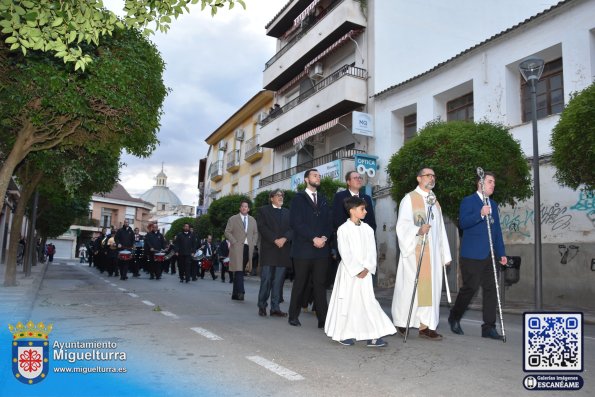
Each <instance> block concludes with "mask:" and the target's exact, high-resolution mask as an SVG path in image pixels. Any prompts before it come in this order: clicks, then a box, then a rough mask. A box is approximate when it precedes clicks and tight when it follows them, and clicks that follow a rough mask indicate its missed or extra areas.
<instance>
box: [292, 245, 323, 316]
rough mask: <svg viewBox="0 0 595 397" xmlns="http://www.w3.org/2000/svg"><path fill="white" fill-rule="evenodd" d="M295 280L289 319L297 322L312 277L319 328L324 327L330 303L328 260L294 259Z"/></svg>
mask: <svg viewBox="0 0 595 397" xmlns="http://www.w3.org/2000/svg"><path fill="white" fill-rule="evenodd" d="M293 265H294V269H295V278H294V280H293V288H292V289H291V300H290V302H289V319H290V320H297V318H298V317H299V315H300V310H301V308H302V302H303V296H304V292H305V290H306V287H307V284H308V277H309V276H310V275H311V276H312V284H313V291H314V304H315V305H316V317H318V326H321V325H322V326H324V322H325V321H326V312H327V309H328V303H327V301H326V285H325V284H326V274H327V270H328V258H327V257H326V256H325V257H324V258H316V259H297V258H294V259H293Z"/></svg>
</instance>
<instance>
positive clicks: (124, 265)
mask: <svg viewBox="0 0 595 397" xmlns="http://www.w3.org/2000/svg"><path fill="white" fill-rule="evenodd" d="M129 263H130V261H123V260H120V259H118V267H119V268H120V280H126V279H127V278H128V276H127V274H128V264H129Z"/></svg>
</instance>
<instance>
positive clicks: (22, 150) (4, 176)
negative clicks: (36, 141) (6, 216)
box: [0, 124, 34, 201]
mask: <svg viewBox="0 0 595 397" xmlns="http://www.w3.org/2000/svg"><path fill="white" fill-rule="evenodd" d="M33 133H34V128H33V126H32V125H31V126H29V124H28V125H27V126H26V127H23V128H21V129H20V131H19V133H18V135H17V140H16V142H15V143H14V145H13V146H12V149H11V150H10V153H9V154H8V157H7V158H6V161H5V162H4V163H3V164H2V167H0V199H2V200H3V201H4V197H5V195H6V191H7V190H8V184H9V183H10V178H12V175H13V174H14V171H15V170H16V168H17V166H18V165H19V163H20V162H21V161H23V159H24V158H25V157H26V156H27V154H29V150H30V148H31V145H30V144H28V141H29V140H30V139H28V138H30V137H31V136H32V135H33Z"/></svg>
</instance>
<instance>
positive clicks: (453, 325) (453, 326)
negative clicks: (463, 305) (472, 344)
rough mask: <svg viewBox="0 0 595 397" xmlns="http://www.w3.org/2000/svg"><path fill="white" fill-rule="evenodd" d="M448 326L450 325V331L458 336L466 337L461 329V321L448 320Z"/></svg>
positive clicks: (450, 318)
mask: <svg viewBox="0 0 595 397" xmlns="http://www.w3.org/2000/svg"><path fill="white" fill-rule="evenodd" d="M448 324H449V325H450V330H451V331H452V332H453V333H455V334H457V335H464V334H465V333H464V332H463V328H461V323H460V322H459V320H455V319H454V318H452V317H449V318H448Z"/></svg>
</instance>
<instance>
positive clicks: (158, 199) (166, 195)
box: [140, 166, 182, 211]
mask: <svg viewBox="0 0 595 397" xmlns="http://www.w3.org/2000/svg"><path fill="white" fill-rule="evenodd" d="M156 180H157V183H156V184H155V186H153V187H152V188H151V189H149V190H147V191H146V192H144V193H143V194H141V196H140V198H141V199H142V200H144V201H147V202H149V203H151V204H153V205H154V206H155V207H154V208H153V209H154V210H155V211H160V210H162V205H164V204H165V205H166V206H167V207H168V208H167V210H169V209H170V208H172V207H177V206H179V205H182V201H180V198H179V197H178V196H177V195H176V194H175V193H174V192H172V191H171V190H169V188H168V187H167V176H166V175H165V173H164V172H163V166H162V167H161V172H160V173H159V174H157V177H156Z"/></svg>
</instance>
